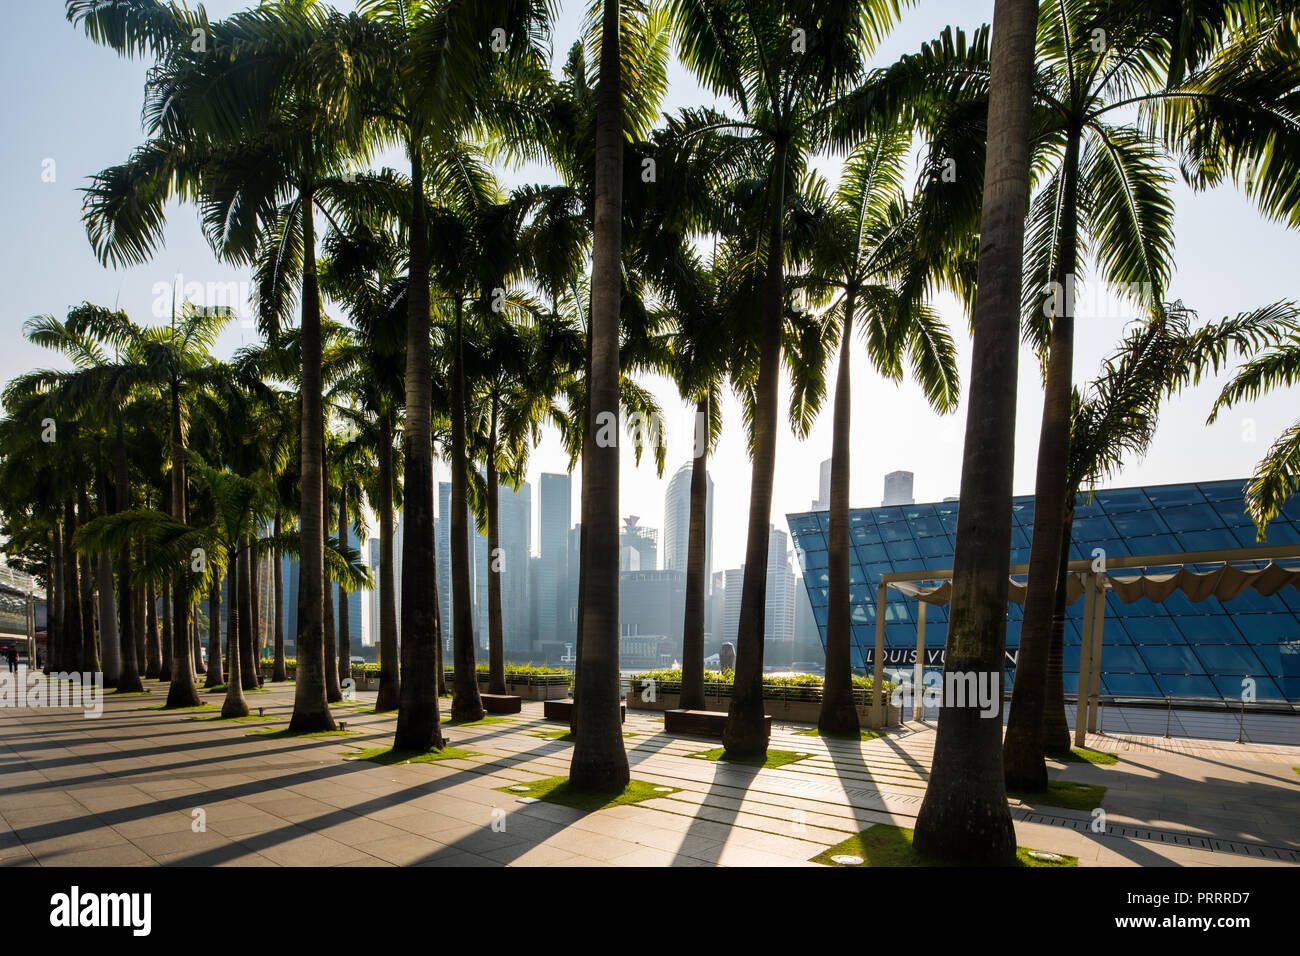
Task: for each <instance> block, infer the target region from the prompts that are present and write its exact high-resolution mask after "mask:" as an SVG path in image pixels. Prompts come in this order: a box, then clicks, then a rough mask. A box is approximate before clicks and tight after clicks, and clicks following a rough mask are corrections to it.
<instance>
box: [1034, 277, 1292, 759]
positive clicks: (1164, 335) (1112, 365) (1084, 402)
mask: <svg viewBox="0 0 1300 956" xmlns="http://www.w3.org/2000/svg"><path fill="white" fill-rule="evenodd" d="M1297 314H1300V313H1297V310H1296V308H1295V306H1294V305H1292V304H1291V303H1288V302H1277V303H1274V304H1272V305H1269V306H1265V307H1264V308H1261V309H1256V310H1254V311H1252V312H1246V313H1242V314H1240V315H1237V316H1234V317H1231V318H1224V319H1222V320H1220V321H1219V322H1213V323H1210V324H1209V325H1205V326H1201V327H1199V328H1193V327H1192V324H1191V319H1192V317H1193V315H1194V314H1193V313H1192V312H1191V310H1189V309H1187V308H1185V307H1184V306H1183V305H1182V303H1181V302H1179V303H1173V304H1172V305H1165V306H1163V307H1162V308H1161V309H1160V310H1159V312H1157V313H1156V315H1154V316H1153V317H1151V318H1150V319H1147V320H1145V321H1142V322H1138V323H1135V324H1134V325H1133V327H1132V328H1130V329H1129V331H1128V332H1127V333H1126V335H1125V337H1124V339H1123V341H1121V342H1120V344H1119V345H1118V347H1117V348H1116V349H1115V351H1114V352H1113V353H1112V354H1111V355H1110V356H1109V357H1108V358H1107V359H1106V361H1105V362H1104V363H1103V366H1102V371H1101V374H1100V375H1098V376H1097V378H1095V379H1094V380H1093V381H1092V383H1091V384H1090V385H1089V386H1088V387H1087V389H1086V390H1084V391H1080V390H1079V389H1077V388H1076V389H1075V390H1074V396H1073V399H1072V401H1071V407H1072V413H1071V423H1070V460H1069V467H1068V476H1069V477H1068V482H1067V484H1066V495H1067V502H1066V508H1065V535H1066V541H1069V540H1070V538H1069V535H1070V529H1071V528H1072V526H1073V524H1074V510H1075V502H1076V501H1077V500H1078V495H1079V491H1080V489H1081V488H1082V487H1083V486H1084V485H1088V486H1089V487H1092V486H1095V485H1096V484H1097V483H1098V482H1100V481H1102V480H1103V479H1104V478H1106V477H1107V476H1108V475H1112V474H1114V473H1115V472H1116V471H1118V470H1119V468H1120V467H1121V466H1122V465H1123V464H1124V462H1125V460H1126V459H1127V458H1129V457H1130V456H1134V455H1136V456H1141V455H1144V454H1145V453H1146V451H1147V449H1148V447H1149V446H1150V444H1151V441H1152V440H1153V439H1154V437H1155V431H1156V425H1157V424H1158V422H1159V416H1160V409H1161V406H1162V404H1163V403H1164V401H1165V400H1166V399H1168V398H1171V397H1172V396H1173V395H1175V394H1176V393H1177V392H1178V391H1179V390H1181V389H1182V388H1183V387H1184V386H1185V385H1188V384H1196V383H1197V382H1199V381H1200V380H1201V378H1202V377H1203V376H1204V375H1205V374H1206V373H1207V372H1208V373H1211V374H1213V373H1217V372H1219V371H1220V370H1221V369H1222V368H1224V367H1226V365H1227V363H1228V361H1229V359H1230V357H1231V356H1232V355H1233V354H1236V355H1246V354H1251V353H1253V352H1256V351H1258V350H1259V349H1260V348H1261V347H1264V346H1269V345H1273V346H1276V345H1277V343H1279V342H1281V341H1285V339H1286V337H1287V336H1288V335H1294V334H1295V331H1294V330H1295V327H1296V326H1295V322H1296V317H1297ZM1253 361H1258V359H1255V360H1253ZM1211 414H1212V415H1213V413H1211ZM1068 565H1069V551H1068V550H1066V551H1064V552H1063V555H1062V559H1061V565H1060V569H1059V572H1058V578H1057V585H1056V609H1055V613H1054V614H1053V618H1052V634H1051V647H1050V656H1049V659H1048V665H1047V676H1046V683H1047V686H1046V688H1045V690H1044V701H1045V705H1044V706H1045V710H1044V714H1043V748H1044V750H1045V752H1047V753H1050V754H1058V755H1060V754H1067V755H1068V754H1069V752H1070V732H1069V727H1068V725H1067V723H1066V716H1065V688H1064V666H1063V664H1064V660H1063V655H1064V644H1065V609H1066V576H1067V569H1068ZM1080 691H1081V692H1082V691H1083V689H1082V688H1080Z"/></svg>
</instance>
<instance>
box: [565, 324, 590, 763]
mask: <svg viewBox="0 0 1300 956" xmlns="http://www.w3.org/2000/svg"><path fill="white" fill-rule="evenodd" d="M588 306H589V310H588V313H587V353H586V356H585V357H584V359H583V361H584V362H585V363H586V364H585V365H584V366H583V375H585V376H586V378H587V381H588V382H590V381H591V344H592V338H591V312H590V299H588ZM590 424H591V390H590V389H588V390H587V406H586V408H584V409H583V410H582V427H583V433H582V447H583V454H582V462H581V464H580V465H579V467H580V468H581V469H582V489H583V490H582V500H581V501H580V502H579V504H578V508H579V516H581V513H582V509H583V508H585V507H586V494H587V491H586V489H587V487H588V482H587V462H588V458H587V453H586V449H587V448H588V447H590V445H591V443H592V442H593V441H594V440H595V439H594V438H593V437H592V433H591V432H589V431H587V428H588V426H590ZM588 541H589V539H588V537H587V534H586V529H585V528H584V527H583V526H582V522H581V521H579V523H578V606H577V607H576V608H575V609H574V610H575V612H576V616H577V621H576V624H577V627H576V629H575V631H574V638H575V641H574V648H573V652H574V653H573V706H572V707H570V708H569V733H571V734H573V735H574V736H575V737H576V736H577V733H578V718H579V717H580V716H581V714H582V708H581V707H580V706H579V705H578V698H579V696H580V694H579V691H580V689H581V681H580V679H579V675H581V674H582V634H583V629H582V606H583V598H584V597H585V595H586V593H587V585H586V574H587V555H588V553H589V549H588V547H587V544H588ZM572 573H573V561H572V556H570V561H569V566H568V568H567V570H566V577H567V576H568V575H569V574H572Z"/></svg>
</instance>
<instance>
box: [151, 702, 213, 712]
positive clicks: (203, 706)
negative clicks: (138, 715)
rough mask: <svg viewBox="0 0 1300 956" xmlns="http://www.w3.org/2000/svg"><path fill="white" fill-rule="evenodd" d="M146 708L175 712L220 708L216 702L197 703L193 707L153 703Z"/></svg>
mask: <svg viewBox="0 0 1300 956" xmlns="http://www.w3.org/2000/svg"><path fill="white" fill-rule="evenodd" d="M147 709H148V710H172V711H176V712H177V713H183V712H185V711H188V710H220V709H221V708H220V707H218V706H217V705H216V704H199V705H197V706H195V707H168V706H167V705H166V704H154V705H153V706H151V707H149V708H147Z"/></svg>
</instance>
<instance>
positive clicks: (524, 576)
mask: <svg viewBox="0 0 1300 956" xmlns="http://www.w3.org/2000/svg"><path fill="white" fill-rule="evenodd" d="M532 545H533V489H532V486H531V485H529V484H528V482H526V481H525V482H524V483H523V484H521V485H520V486H519V490H518V491H516V490H515V489H513V488H511V487H509V486H506V485H503V486H501V487H500V489H499V491H498V494H497V546H498V547H499V548H500V549H501V553H500V554H499V555H497V556H496V561H495V562H492V555H489V556H488V558H489V562H490V564H489V572H490V573H491V569H492V568H495V569H496V573H499V574H500V575H501V635H502V646H503V648H504V649H505V651H506V653H510V652H514V653H515V654H517V655H519V656H520V657H526V656H527V655H528V653H529V651H531V650H532V634H531V630H532V629H531V626H530V622H529V607H528V606H529V595H530V589H529V586H528V578H529V569H528V562H529V554H530V552H531V551H532ZM483 600H484V603H483V605H482V609H481V610H482V614H483V615H484V617H486V615H487V603H486V601H487V598H486V596H485V597H484V599H483Z"/></svg>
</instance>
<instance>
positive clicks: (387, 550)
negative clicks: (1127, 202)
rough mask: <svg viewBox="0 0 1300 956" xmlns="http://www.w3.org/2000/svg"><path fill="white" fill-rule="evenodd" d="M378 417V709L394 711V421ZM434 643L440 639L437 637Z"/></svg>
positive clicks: (397, 684)
mask: <svg viewBox="0 0 1300 956" xmlns="http://www.w3.org/2000/svg"><path fill="white" fill-rule="evenodd" d="M389 415H390V413H389V412H388V411H385V412H384V413H383V414H382V415H381V416H380V418H379V582H378V583H379V693H378V694H377V695H376V697H375V710H376V711H377V712H380V711H388V710H392V709H394V708H395V707H396V706H397V704H398V701H399V700H400V689H401V676H400V673H401V672H400V671H399V669H398V666H397V599H396V592H395V591H394V590H393V422H392V419H391V418H390V417H389ZM434 643H435V644H440V643H441V639H440V638H439V636H438V635H437V634H435V635H434Z"/></svg>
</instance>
